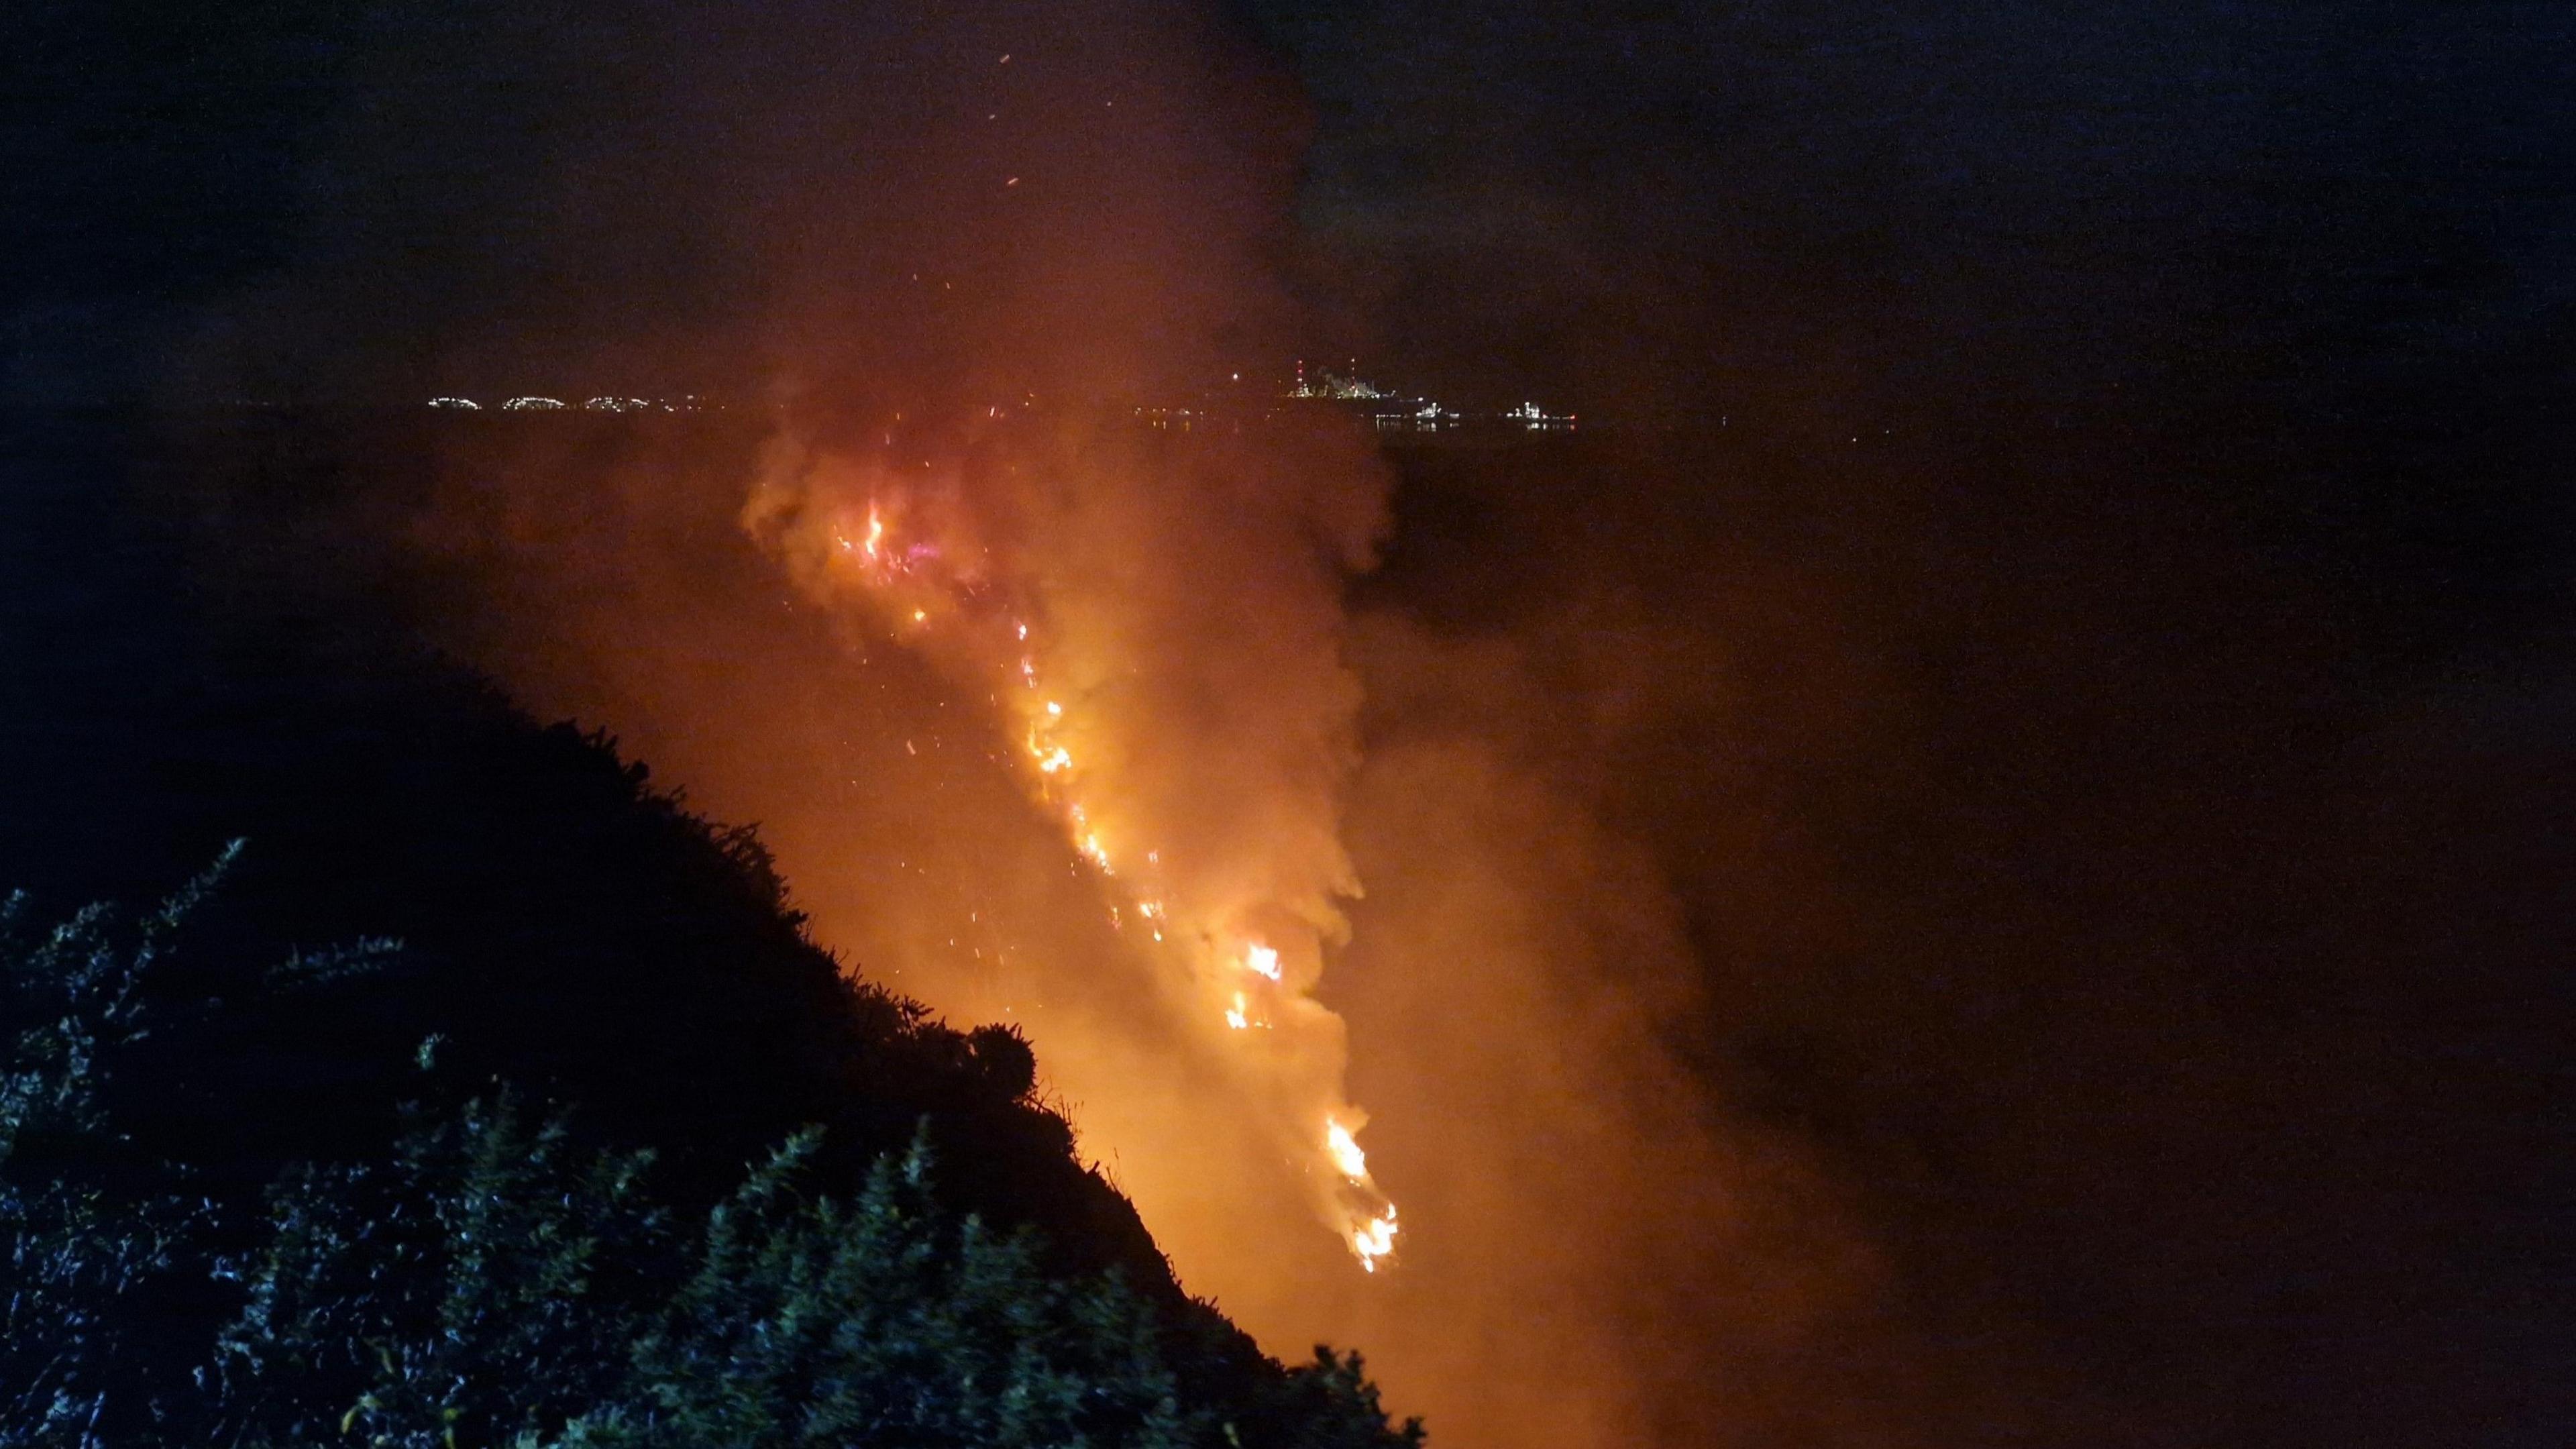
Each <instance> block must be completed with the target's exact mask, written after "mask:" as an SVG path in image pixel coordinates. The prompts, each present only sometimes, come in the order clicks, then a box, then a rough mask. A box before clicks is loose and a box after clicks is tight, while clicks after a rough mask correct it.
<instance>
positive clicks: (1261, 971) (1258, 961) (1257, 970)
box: [1243, 944, 1279, 981]
mask: <svg viewBox="0 0 2576 1449" xmlns="http://www.w3.org/2000/svg"><path fill="white" fill-rule="evenodd" d="M1243 969H1244V970H1246V971H1249V972H1251V973H1252V974H1253V975H1255V976H1267V977H1269V978H1270V979H1271V980H1273V981H1276V980H1278V979H1279V953H1278V951H1277V950H1275V949H1273V948H1271V947H1269V946H1263V945H1259V944H1254V945H1251V946H1247V947H1245V948H1244V952H1243Z"/></svg>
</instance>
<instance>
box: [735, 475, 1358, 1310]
mask: <svg viewBox="0 0 2576 1449" xmlns="http://www.w3.org/2000/svg"><path fill="white" fill-rule="evenodd" d="M866 476H867V477H868V480H869V481H868V482H867V483H866V484H865V485H864V486H865V487H866V490H867V491H866V492H865V494H864V503H863V504H861V502H860V500H859V499H858V498H854V497H851V496H849V494H850V492H851V491H855V490H845V489H820V490H818V489H815V488H813V487H812V486H811V485H810V484H808V483H806V482H804V481H803V480H800V482H799V485H798V487H797V488H796V489H795V490H794V491H793V496H792V499H791V500H790V501H787V502H784V503H782V502H781V501H780V500H779V499H777V498H770V499H766V500H764V499H762V498H755V500H754V503H753V505H752V507H751V509H750V510H748V511H747V513H746V522H747V523H748V524H749V525H750V526H752V527H753V529H754V530H755V532H759V531H762V530H763V528H764V526H767V527H770V528H771V529H772V530H773V536H772V540H771V541H772V542H773V544H774V545H776V546H778V547H780V548H781V549H782V550H784V551H785V552H787V553H788V554H789V557H790V562H791V564H799V563H801V564H803V565H805V566H806V568H805V572H804V574H803V576H802V582H804V583H805V584H806V585H807V586H808V587H809V588H812V589H815V590H817V591H819V592H823V593H825V594H827V595H828V596H831V597H837V598H855V599H860V600H864V601H866V602H867V604H868V605H869V606H870V607H872V608H873V609H875V610H877V611H880V616H881V617H884V618H886V619H888V620H890V621H893V622H895V623H896V624H897V626H898V628H897V631H896V632H897V636H898V637H899V638H903V639H905V640H907V641H908V642H910V643H912V645H913V646H914V647H917V648H920V649H922V650H924V651H925V652H928V653H931V654H932V655H933V656H934V657H936V658H939V659H940V660H942V661H943V662H945V663H947V664H949V665H950V667H952V668H959V669H963V670H965V671H967V672H968V677H969V678H970V679H972V680H975V682H976V683H977V684H978V690H977V692H978V693H984V694H986V695H987V697H988V698H989V699H990V700H991V701H992V703H993V704H994V706H995V707H996V708H997V709H998V710H1000V712H1001V713H1002V714H1003V716H1004V717H1005V721H1006V722H1007V724H1008V725H1009V726H1010V727H1012V728H1014V729H1015V730H1016V732H1017V733H1019V734H1020V736H1021V738H1022V742H1023V745H1024V747H1025V750H1026V755H1025V758H1026V759H1027V760H1028V761H1029V763H1030V764H1031V765H1033V766H1034V770H1033V771H1032V773H1031V775H1030V776H1029V786H1030V790H1031V793H1032V795H1033V796H1034V797H1035V798H1036V799H1037V800H1038V801H1039V802H1040V803H1041V804H1042V805H1044V806H1045V807H1047V808H1049V809H1051V810H1053V811H1054V812H1055V813H1056V814H1057V815H1058V817H1059V818H1060V819H1061V821H1062V823H1063V826H1064V831H1065V836H1066V839H1067V841H1068V843H1069V844H1070V845H1071V846H1072V848H1073V850H1074V851H1075V852H1076V853H1077V854H1079V855H1080V856H1081V857H1082V858H1084V859H1086V860H1088V861H1089V862H1090V863H1091V864H1092V865H1093V866H1095V867H1096V868H1097V869H1098V871H1099V875H1100V880H1101V887H1102V889H1103V890H1104V891H1106V892H1108V893H1110V896H1111V899H1110V900H1109V901H1107V902H1105V903H1104V904H1106V905H1107V907H1108V911H1107V914H1108V917H1109V920H1110V922H1111V924H1112V925H1113V926H1119V925H1121V923H1122V922H1123V920H1124V917H1125V913H1126V912H1127V911H1130V910H1132V911H1133V912H1134V913H1135V915H1136V916H1137V917H1138V918H1140V919H1141V920H1142V921H1144V922H1145V923H1146V924H1147V926H1148V928H1149V930H1150V933H1151V936H1152V940H1153V942H1154V944H1155V946H1156V947H1157V948H1159V949H1162V950H1169V951H1178V952H1180V953H1181V955H1182V957H1183V958H1184V963H1183V964H1184V965H1185V967H1186V972H1185V973H1184V974H1185V977H1186V979H1187V980H1188V981H1189V982H1191V983H1192V984H1191V986H1190V988H1189V989H1190V990H1192V991H1193V992H1194V993H1196V994H1197V995H1198V997H1199V998H1200V999H1201V1000H1202V1001H1203V1002H1204V1005H1203V1006H1201V1007H1200V1008H1199V1009H1201V1010H1204V1011H1205V1012H1206V1013H1207V1015H1206V1016H1204V1017H1202V1018H1200V1019H1202V1020H1211V1021H1213V1020H1219V1019H1221V1020H1222V1021H1223V1022H1224V1024H1225V1028H1226V1030H1225V1031H1224V1032H1223V1033H1221V1034H1220V1036H1221V1037H1222V1038H1223V1039H1225V1040H1228V1041H1231V1042H1233V1043H1235V1044H1236V1045H1235V1047H1234V1050H1236V1051H1239V1052H1246V1053H1252V1054H1253V1055H1251V1056H1248V1057H1246V1058H1245V1063H1246V1071H1247V1073H1248V1079H1259V1074H1260V1073H1261V1072H1264V1071H1275V1070H1276V1067H1275V1066H1274V1065H1268V1064H1272V1063H1276V1062H1278V1061H1281V1060H1286V1059H1287V1058H1285V1057H1283V1056H1281V1055H1280V1054H1281V1053H1293V1052H1296V1051H1300V1050H1319V1049H1318V1048H1316V1047H1315V1046H1314V1043H1315V1042H1317V1041H1322V1040H1330V1041H1332V1042H1333V1043H1334V1044H1333V1045H1332V1046H1331V1047H1330V1048H1328V1049H1321V1050H1322V1051H1323V1052H1324V1054H1325V1056H1326V1059H1328V1060H1332V1061H1335V1062H1337V1061H1338V1036H1339V1031H1340V1027H1339V1023H1338V1022H1335V1021H1333V1020H1332V1018H1331V1016H1330V1014H1329V1013H1328V1012H1326V1011H1325V1010H1324V1008H1323V1007H1321V1006H1320V1005H1319V1004H1317V1003H1316V1002H1315V1001H1314V999H1313V997H1312V995H1311V994H1310V987H1311V979H1312V968H1311V967H1310V966H1306V965H1302V964H1301V965H1300V966H1299V967H1298V969H1297V970H1296V972H1295V973H1294V977H1293V979H1292V974H1291V971H1290V965H1291V957H1290V956H1289V955H1288V954H1286V953H1284V952H1283V951H1282V949H1281V946H1282V944H1283V942H1282V941H1281V939H1280V938H1277V937H1271V936H1269V935H1268V932H1269V930H1270V929H1271V928H1270V927H1268V926H1263V927H1261V929H1260V931H1259V932H1258V933H1256V932H1255V931H1252V930H1247V929H1246V926H1247V924H1248V923H1250V922H1257V921H1262V920H1272V921H1276V920H1293V921H1299V922H1300V923H1301V929H1303V930H1307V931H1311V932H1314V933H1315V934H1318V935H1320V934H1321V933H1322V932H1323V930H1324V929H1325V928H1324V927H1323V926H1321V925H1318V924H1314V922H1313V918H1312V917H1311V916H1301V915H1300V914H1299V913H1298V912H1296V911H1295V910H1293V909H1291V910H1289V912H1288V914H1287V915H1285V916H1281V915H1279V914H1278V913H1279V910H1280V907H1279V906H1274V905H1268V904H1265V903H1263V902H1261V901H1259V900H1253V901H1232V902H1228V901H1207V900H1194V899H1190V898H1188V896H1187V894H1186V892H1185V891H1184V890H1182V889H1179V888H1178V886H1179V881H1178V879H1177V878H1175V877H1174V876H1173V875H1172V873H1171V871H1170V870H1169V868H1168V867H1166V866H1165V865H1164V863H1163V851H1162V849H1161V848H1160V847H1159V846H1156V845H1153V844H1152V843H1150V842H1146V841H1135V840H1133V839H1132V838H1131V837H1130V832H1131V831H1132V830H1133V829H1134V828H1135V827H1136V826H1137V824H1138V823H1139V821H1138V818H1137V817H1136V816H1135V814H1134V812H1133V811H1129V810H1120V809H1112V808H1111V807H1112V806H1114V805H1117V804H1118V803H1119V799H1118V797H1117V796H1115V795H1114V794H1112V793H1109V792H1111V791H1113V790H1114V789H1115V787H1116V779H1115V775H1116V772H1115V771H1114V770H1112V771H1109V772H1107V774H1106V775H1105V776H1104V775H1102V774H1100V773H1098V772H1095V771H1093V770H1089V769H1086V768H1084V767H1083V766H1082V764H1081V763H1080V762H1079V760H1078V758H1077V755H1076V753H1075V752H1076V748H1077V747H1079V746H1082V745H1083V744H1084V742H1085V741H1087V740H1091V739H1094V738H1096V737H1097V736H1096V729H1097V727H1098V723H1099V722H1098V721H1097V720H1096V719H1094V718H1092V717H1091V715H1090V713H1089V711H1087V710H1086V707H1085V706H1086V701H1087V697H1088V696H1087V695H1086V693H1085V691H1084V690H1082V689H1080V688H1066V687H1065V686H1067V685H1075V684H1079V683H1080V682H1081V681H1080V679H1078V678H1070V677H1059V676H1058V675H1057V672H1056V670H1055V669H1054V668H1053V663H1054V662H1055V661H1056V660H1057V659H1058V652H1057V651H1058V646H1057V644H1056V641H1054V640H1052V639H1051V638H1050V637H1049V631H1048V625H1049V623H1050V613H1049V610H1048V608H1047V601H1046V600H1045V598H1044V597H1043V596H1041V595H1035V594H1029V593H1026V592H1020V593H1018V594H1017V596H1015V593H1014V591H1012V590H1009V589H1006V588H1004V587H1000V586H998V585H997V583H996V580H995V579H994V578H993V577H992V576H991V574H989V573H987V572H982V571H981V570H982V569H983V567H984V566H983V565H982V564H980V563H976V564H972V565H970V564H965V563H961V562H959V561H960V560H976V559H980V558H981V557H983V556H984V555H985V554H987V553H988V552H989V550H988V549H986V548H984V547H982V546H980V545H979V544H978V543H977V542H976V540H975V539H974V537H973V536H972V535H971V534H968V535H959V534H954V533H944V531H943V529H942V527H941V525H940V523H939V522H938V521H937V520H935V519H932V518H930V517H927V516H925V512H926V510H925V507H924V505H923V504H922V502H921V497H920V495H919V494H918V493H917V492H914V491H911V490H916V489H918V488H919V487H921V486H922V485H921V484H920V483H918V482H917V481H916V479H917V476H918V475H913V476H911V477H907V478H905V479H903V480H902V481H897V480H896V479H895V478H894V477H892V476H890V475H889V473H888V472H887V471H885V470H882V469H881V470H878V471H876V472H875V473H873V474H872V475H866ZM889 492H890V494H891V496H889ZM818 505H819V507H818ZM862 506H863V507H864V510H865V511H864V517H865V520H866V522H865V525H864V530H863V531H862V530H860V529H858V528H854V527H853V526H852V525H853V524H854V523H855V522H856V516H857V515H858V514H859V511H860V508H861V507H862ZM808 512H810V514H811V516H801V517H800V516H798V515H800V514H803V513H808ZM781 515H786V516H788V517H790V518H791V519H792V520H793V521H792V522H791V524H790V525H789V526H788V527H786V528H778V527H777V524H778V521H779V518H780V516H781ZM800 526H801V528H802V530H803V534H802V535H800V534H799V533H798V531H797V530H798V528H799V527H800ZM948 526H949V527H950V528H956V527H959V526H961V525H960V524H959V522H958V521H957V520H955V519H950V520H948ZM853 532H856V533H859V545H858V547H857V548H855V549H853V548H851V547H850V540H849V536H850V534H851V533H853ZM805 535H811V536H813V538H814V541H813V543H811V544H804V545H800V542H799V539H800V537H802V536H805ZM916 535H918V536H916ZM803 548H811V549H812V553H811V554H810V555H809V554H806V553H804V552H802V549H803ZM987 671H989V672H987ZM997 675H998V676H1000V678H999V679H996V678H995V676H997ZM1010 680H1016V681H1017V683H1018V684H1019V685H1021V686H1023V687H1022V688H1019V689H1012V690H1000V689H996V688H994V687H993V685H994V684H997V683H1001V682H1008V681H1010ZM1050 686H1053V687H1050ZM1212 783H1214V784H1215V785H1217V786H1219V787H1221V786H1222V783H1223V782H1212ZM1095 807H1097V809H1095ZM1095 813H1098V814H1103V815H1106V816H1107V817H1108V818H1109V820H1110V822H1111V823H1112V824H1114V825H1116V826H1117V827H1118V828H1117V829H1116V830H1115V831H1114V832H1105V831H1104V829H1103V828H1102V826H1101V825H1100V824H1099V823H1096V822H1095V820H1094V818H1093V817H1094V815H1095ZM1113 834H1114V835H1115V836H1118V837H1121V838H1127V842H1128V843H1127V846H1126V848H1127V849H1128V850H1129V851H1131V852H1133V853H1134V855H1136V856H1141V860H1142V864H1141V865H1139V866H1137V867H1136V868H1135V869H1134V870H1133V871H1132V872H1127V873H1123V874H1122V872H1121V871H1120V870H1118V869H1117V867H1116V865H1115V861H1114V858H1113V856H1112V853H1111V851H1110V848H1109V844H1108V840H1109V838H1111V836H1112V835H1113ZM1139 847H1141V849H1140V848H1139ZM1131 858H1132V857H1131ZM1167 930H1168V932H1169V933H1170V934H1169V938H1168V939H1167V936H1166V932H1167ZM1295 944H1297V945H1298V947H1299V952H1300V954H1299V955H1297V956H1296V957H1295V958H1294V959H1295V960H1296V961H1298V962H1300V963H1302V962H1307V961H1311V960H1312V959H1313V955H1312V953H1311V952H1310V951H1309V949H1308V945H1307V938H1304V937H1301V938H1300V939H1299V941H1298V942H1296V943H1295ZM1253 1027H1261V1028H1264V1029H1265V1031H1264V1032H1263V1033H1262V1034H1261V1035H1259V1036H1256V1035H1255V1034H1254V1033H1253V1032H1252V1031H1251V1028H1253ZM1318 1031H1320V1032H1323V1033H1326V1034H1327V1035H1326V1036H1324V1037H1311V1036H1301V1035H1300V1033H1313V1032H1318ZM1274 1044H1275V1045H1274ZM1298 1082H1299V1086H1298V1091H1300V1092H1301V1093H1315V1092H1317V1091H1318V1084H1317V1082H1316V1081H1315V1080H1314V1079H1313V1078H1312V1077H1311V1076H1309V1077H1303V1078H1299V1079H1298ZM1320 1090H1322V1091H1331V1090H1332V1087H1331V1085H1330V1083H1329V1082H1327V1083H1324V1084H1322V1085H1321V1088H1320ZM1310 1100H1311V1098H1310ZM1283 1105H1285V1104H1283ZM1325 1105H1326V1108H1327V1113H1326V1116H1325V1117H1324V1120H1323V1123H1322V1130H1321V1132H1320V1133H1319V1134H1318V1135H1317V1136H1315V1137H1312V1138H1308V1139H1306V1140H1307V1142H1308V1143H1309V1144H1311V1145H1308V1146H1306V1147H1304V1148H1303V1149H1302V1150H1304V1151H1307V1152H1313V1153H1319V1154H1320V1156H1321V1159H1322V1161H1321V1162H1320V1163H1319V1164H1318V1166H1321V1167H1324V1168H1328V1169H1329V1175H1326V1174H1321V1173H1317V1174H1312V1179H1313V1180H1315V1181H1317V1183H1318V1188H1317V1207H1318V1209H1319V1210H1320V1211H1321V1212H1322V1213H1323V1214H1324V1215H1325V1217H1326V1219H1327V1221H1328V1222H1329V1223H1330V1224H1331V1225H1332V1226H1333V1228H1334V1231H1335V1232H1336V1233H1337V1234H1338V1235H1339V1236H1340V1237H1341V1238H1342V1239H1343V1241H1344V1242H1345V1243H1346V1244H1347V1245H1348V1246H1349V1248H1350V1250H1351V1252H1352V1253H1353V1255H1354V1256H1355V1257H1357V1258H1358V1260H1359V1263H1360V1266H1361V1267H1362V1268H1363V1269H1365V1270H1367V1271H1369V1272H1371V1273H1374V1272H1376V1271H1377V1269H1378V1267H1379V1265H1380V1264H1381V1263H1383V1262H1385V1261H1387V1260H1388V1259H1389V1258H1390V1257H1391V1256H1392V1254H1393V1253H1394V1246H1395V1236H1396V1231H1397V1228H1396V1215H1395V1206H1394V1204H1393V1203H1391V1202H1389V1201H1388V1200H1387V1199H1386V1198H1385V1196H1384V1195H1383V1194H1382V1193H1380V1192H1379V1190H1378V1189H1377V1186H1376V1184H1375V1182H1374V1181H1373V1180H1372V1178H1371V1177H1370V1175H1369V1171H1368V1158H1367V1155H1366V1154H1365V1153H1364V1152H1363V1151H1362V1150H1361V1149H1360V1146H1359V1142H1358V1138H1357V1133H1358V1131H1359V1128H1360V1125H1361V1124H1362V1123H1363V1122H1365V1120H1366V1118H1365V1115H1364V1114H1362V1113H1359V1112H1358V1111H1357V1109H1355V1108H1351V1107H1349V1106H1348V1105H1347V1104H1344V1103H1341V1102H1339V1100H1338V1096H1337V1094H1336V1096H1335V1097H1334V1098H1333V1099H1332V1100H1330V1101H1328V1102H1327V1103H1326V1104H1325ZM1308 1110H1311V1108H1309V1109H1308ZM1304 1120H1305V1121H1306V1122H1308V1123H1310V1124H1311V1123H1313V1122H1314V1120H1315V1119H1314V1118H1313V1117H1305V1118H1304ZM1304 1130H1306V1131H1312V1130H1313V1128H1312V1127H1311V1126H1310V1127H1308V1128H1306V1129H1304ZM1327 1184H1328V1185H1329V1186H1327Z"/></svg>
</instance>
